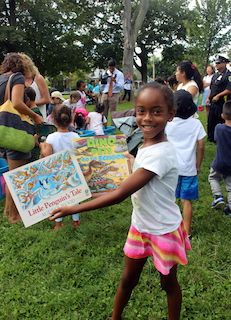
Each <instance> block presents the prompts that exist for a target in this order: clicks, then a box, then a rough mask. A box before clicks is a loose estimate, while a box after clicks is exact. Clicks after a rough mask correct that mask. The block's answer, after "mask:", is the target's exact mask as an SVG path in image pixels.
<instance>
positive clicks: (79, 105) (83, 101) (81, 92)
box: [76, 90, 87, 108]
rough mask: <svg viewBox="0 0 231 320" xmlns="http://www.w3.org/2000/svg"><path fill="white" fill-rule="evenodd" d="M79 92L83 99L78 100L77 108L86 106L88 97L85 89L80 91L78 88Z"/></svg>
mask: <svg viewBox="0 0 231 320" xmlns="http://www.w3.org/2000/svg"><path fill="white" fill-rule="evenodd" d="M77 92H79V93H80V95H81V99H79V101H78V102H77V104H76V108H80V107H85V104H86V99H87V96H86V93H85V91H79V90H77Z"/></svg>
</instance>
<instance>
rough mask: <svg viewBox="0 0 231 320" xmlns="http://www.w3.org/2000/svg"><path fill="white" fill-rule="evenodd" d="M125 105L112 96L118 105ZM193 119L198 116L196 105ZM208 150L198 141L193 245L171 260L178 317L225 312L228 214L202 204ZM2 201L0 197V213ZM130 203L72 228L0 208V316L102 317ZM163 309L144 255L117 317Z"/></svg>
mask: <svg viewBox="0 0 231 320" xmlns="http://www.w3.org/2000/svg"><path fill="white" fill-rule="evenodd" d="M130 105H131V104H130ZM130 105H129V104H127V103H125V104H120V105H119V110H122V109H127V108H129V106H130ZM88 108H89V111H90V110H92V109H93V106H89V107H88ZM200 119H201V121H202V122H203V123H205V122H206V120H205V112H204V111H203V112H201V113H200ZM214 154H215V146H213V145H210V144H209V143H207V142H206V145H205V159H204V162H203V166H202V170H201V173H200V176H199V191H200V199H199V200H197V201H195V202H194V204H193V205H194V218H193V223H192V234H193V240H192V248H193V250H192V251H191V252H189V253H188V259H189V264H188V265H187V266H180V267H179V268H178V276H179V281H180V284H181V286H182V290H183V306H182V315H181V319H182V320H183V319H184V320H202V319H206V320H215V319H217V320H230V319H231V303H230V301H231V290H230V287H231V263H230V262H231V261H230V260H231V258H230V257H231V255H230V248H229V247H230V239H231V218H230V217H227V216H225V215H224V214H223V212H222V211H214V210H212V209H210V205H211V201H212V195H211V191H210V187H209V184H208V181H207V177H208V173H209V166H210V163H211V161H212V159H213V157H214ZM224 194H226V193H225V192H224ZM3 206H4V200H1V201H0V211H1V213H2V212H3ZM131 209H132V206H131V202H130V199H127V200H126V201H124V202H123V203H121V204H119V205H115V206H113V207H109V208H104V209H100V210H97V211H92V212H87V213H82V214H81V225H80V227H79V228H78V229H73V227H72V225H71V218H70V217H66V218H65V219H64V227H63V228H61V229H60V230H58V231H57V232H54V230H53V226H54V223H51V222H49V221H48V220H45V221H42V222H40V223H38V224H36V225H34V226H31V227H29V228H27V229H26V228H24V226H23V224H22V223H21V222H20V223H17V224H10V223H9V222H8V220H7V218H5V217H3V216H2V214H1V216H0V222H1V224H0V234H1V247H0V248H1V249H0V257H1V265H0V303H1V308H0V319H4V320H24V319H30V320H41V319H44V320H56V319H57V320H88V319H89V320H93V319H94V320H108V319H109V318H110V315H111V311H112V307H113V301H114V295H115V291H116V288H117V285H118V282H119V280H120V277H121V273H122V270H123V245H124V242H125V239H126V235H127V232H128V228H129V226H130V217H131ZM166 312H167V308H166V299H165V293H164V292H162V291H161V289H160V284H159V275H158V273H157V271H156V270H155V268H154V267H153V265H152V261H151V259H150V260H148V262H147V264H146V266H145V268H144V271H143V273H142V276H141V279H140V283H139V285H138V286H137V287H136V289H135V290H134V293H133V295H132V297H131V300H130V302H129V304H128V306H127V308H126V310H125V312H124V317H123V319H124V320H134V319H140V320H166V319H167V315H166V314H167V313H166Z"/></svg>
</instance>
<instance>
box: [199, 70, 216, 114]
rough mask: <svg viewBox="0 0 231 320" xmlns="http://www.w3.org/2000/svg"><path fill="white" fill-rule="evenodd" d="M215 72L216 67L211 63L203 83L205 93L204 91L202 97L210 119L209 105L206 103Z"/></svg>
mask: <svg viewBox="0 0 231 320" xmlns="http://www.w3.org/2000/svg"><path fill="white" fill-rule="evenodd" d="M214 73H215V69H214V67H213V66H211V65H209V66H207V68H206V75H205V76H204V78H203V83H204V93H203V98H202V103H201V105H202V107H206V117H207V119H208V116H209V106H207V105H206V100H207V98H208V94H209V91H210V83H211V80H212V77H213V74H214Z"/></svg>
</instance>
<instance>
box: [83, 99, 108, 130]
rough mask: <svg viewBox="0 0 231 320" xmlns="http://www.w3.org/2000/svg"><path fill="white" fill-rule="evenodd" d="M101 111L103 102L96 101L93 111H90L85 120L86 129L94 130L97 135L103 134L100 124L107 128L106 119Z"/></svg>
mask: <svg viewBox="0 0 231 320" xmlns="http://www.w3.org/2000/svg"><path fill="white" fill-rule="evenodd" d="M103 111H104V105H103V103H98V104H97V105H96V106H95V111H93V112H90V113H89V114H88V117H87V120H86V125H87V130H90V131H95V134H96V135H97V136H103V135H104V132H103V128H102V126H104V128H105V129H106V128H107V119H106V117H105V116H104V115H103Z"/></svg>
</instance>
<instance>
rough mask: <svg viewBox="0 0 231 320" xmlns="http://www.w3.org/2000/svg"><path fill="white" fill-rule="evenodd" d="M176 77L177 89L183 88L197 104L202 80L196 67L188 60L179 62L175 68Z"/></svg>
mask: <svg viewBox="0 0 231 320" xmlns="http://www.w3.org/2000/svg"><path fill="white" fill-rule="evenodd" d="M176 79H177V81H178V82H180V84H179V85H178V87H177V90H180V89H184V90H186V91H188V92H190V93H191V95H192V97H193V102H194V103H195V104H196V105H197V104H198V97H199V93H202V92H203V87H204V85H203V81H202V77H201V75H200V73H199V71H198V69H197V67H196V66H195V65H194V64H193V63H192V62H191V61H189V60H186V61H184V62H182V63H179V64H178V66H177V69H176Z"/></svg>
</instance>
